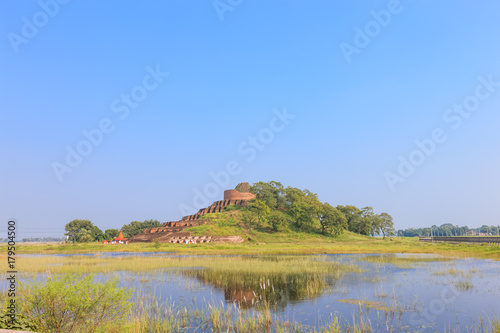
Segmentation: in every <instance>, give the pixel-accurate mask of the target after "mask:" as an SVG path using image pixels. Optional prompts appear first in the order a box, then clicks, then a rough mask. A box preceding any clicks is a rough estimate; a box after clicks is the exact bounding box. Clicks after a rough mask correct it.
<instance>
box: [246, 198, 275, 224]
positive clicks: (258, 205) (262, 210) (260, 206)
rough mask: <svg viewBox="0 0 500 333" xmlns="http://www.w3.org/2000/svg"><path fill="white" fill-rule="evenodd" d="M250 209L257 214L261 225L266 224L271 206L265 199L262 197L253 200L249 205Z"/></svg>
mask: <svg viewBox="0 0 500 333" xmlns="http://www.w3.org/2000/svg"><path fill="white" fill-rule="evenodd" d="M249 209H250V210H251V211H253V212H254V213H255V215H256V216H257V223H258V224H259V225H262V224H264V223H265V222H266V221H267V216H268V215H269V214H270V213H271V209H270V208H269V206H268V205H267V204H266V203H265V201H263V200H260V199H255V200H253V201H252V202H251V203H250V205H249Z"/></svg>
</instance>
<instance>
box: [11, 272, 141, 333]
mask: <svg viewBox="0 0 500 333" xmlns="http://www.w3.org/2000/svg"><path fill="white" fill-rule="evenodd" d="M117 283H118V280H117V279H111V280H109V281H107V282H105V283H101V282H95V281H94V275H87V276H85V277H81V276H79V275H75V274H68V275H63V276H60V277H54V278H52V279H49V280H48V281H47V282H45V283H43V284H42V283H40V282H34V283H32V284H29V285H24V284H20V289H21V292H20V294H21V295H22V298H21V312H22V313H23V314H26V315H27V316H28V317H29V318H31V319H32V320H33V322H35V323H36V325H37V326H38V327H39V328H40V329H41V330H42V331H44V332H61V333H62V332H67V333H69V332H95V331H96V330H97V329H98V328H99V326H101V325H103V324H106V323H108V322H111V321H113V322H114V324H120V323H122V322H123V320H124V319H125V318H124V316H125V315H126V313H127V312H128V310H129V309H130V307H131V305H132V303H131V302H130V301H129V299H130V297H131V296H132V293H131V291H128V290H125V289H122V288H119V287H118V285H117Z"/></svg>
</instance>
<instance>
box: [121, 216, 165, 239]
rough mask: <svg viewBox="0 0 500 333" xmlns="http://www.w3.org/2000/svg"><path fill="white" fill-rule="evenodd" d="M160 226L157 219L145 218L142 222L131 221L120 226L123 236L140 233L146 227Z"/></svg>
mask: <svg viewBox="0 0 500 333" xmlns="http://www.w3.org/2000/svg"><path fill="white" fill-rule="evenodd" d="M158 227H161V222H160V221H157V220H145V221H144V222H139V221H133V222H130V223H129V224H125V225H124V226H123V227H122V231H123V236H124V237H132V236H135V235H138V234H140V233H142V232H143V231H144V230H146V229H148V228H158Z"/></svg>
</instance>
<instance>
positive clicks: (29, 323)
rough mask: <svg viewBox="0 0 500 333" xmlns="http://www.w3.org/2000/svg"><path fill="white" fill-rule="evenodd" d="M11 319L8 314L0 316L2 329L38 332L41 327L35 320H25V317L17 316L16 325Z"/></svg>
mask: <svg viewBox="0 0 500 333" xmlns="http://www.w3.org/2000/svg"><path fill="white" fill-rule="evenodd" d="M11 320H12V319H11V317H10V316H9V314H8V313H3V314H0V328H5V329H8V330H18V331H33V332H35V331H38V330H39V327H38V325H37V324H36V323H34V322H33V320H30V319H28V318H25V317H24V316H23V315H20V314H16V320H15V322H14V324H12V322H11Z"/></svg>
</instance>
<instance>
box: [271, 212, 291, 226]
mask: <svg viewBox="0 0 500 333" xmlns="http://www.w3.org/2000/svg"><path fill="white" fill-rule="evenodd" d="M268 220H269V224H271V227H272V228H273V230H274V231H279V230H282V229H284V227H285V226H286V225H287V224H288V215H286V214H285V213H283V212H280V211H278V210H274V211H272V212H271V214H269V217H268Z"/></svg>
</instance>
